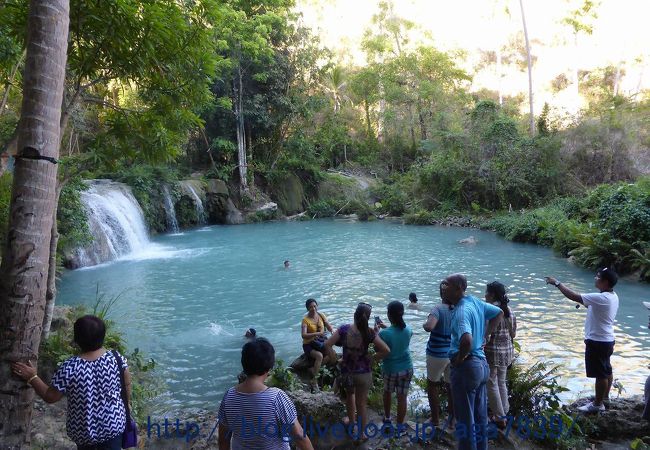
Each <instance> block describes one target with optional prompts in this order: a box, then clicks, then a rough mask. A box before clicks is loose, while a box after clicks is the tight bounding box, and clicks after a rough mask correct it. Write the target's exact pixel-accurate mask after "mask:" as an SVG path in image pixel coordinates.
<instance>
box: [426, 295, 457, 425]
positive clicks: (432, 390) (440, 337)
mask: <svg viewBox="0 0 650 450" xmlns="http://www.w3.org/2000/svg"><path fill="white" fill-rule="evenodd" d="M440 297H441V298H442V284H441V285H440ZM423 328H424V331H427V332H429V333H431V334H430V335H429V342H427V396H428V397H429V408H430V409H431V424H432V425H433V426H434V427H436V428H437V427H438V426H439V425H440V388H441V387H443V386H444V387H445V388H446V389H447V399H448V400H447V401H448V408H447V410H448V411H447V412H448V414H449V419H448V424H449V425H451V424H452V422H453V420H454V406H453V405H454V404H453V399H452V396H451V389H450V386H449V381H450V372H449V368H450V367H449V347H450V345H451V309H450V308H449V305H448V304H447V303H445V300H444V299H443V300H442V303H440V304H438V305H436V306H434V307H433V309H432V310H431V313H429V317H428V318H427V321H426V323H425V324H424V326H423Z"/></svg>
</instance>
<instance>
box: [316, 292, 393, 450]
mask: <svg viewBox="0 0 650 450" xmlns="http://www.w3.org/2000/svg"><path fill="white" fill-rule="evenodd" d="M371 312H372V306H370V305H369V304H368V303H363V302H362V303H359V306H357V309H356V311H355V312H354V323H352V324H347V325H343V326H342V327H340V328H339V329H338V330H336V332H335V333H334V334H333V335H332V336H331V337H330V338H329V339H328V340H327V342H326V343H325V346H326V347H327V350H328V352H329V351H332V346H333V345H336V344H337V343H338V344H340V345H342V346H343V359H342V361H341V385H342V387H343V388H344V389H345V393H346V407H347V413H348V421H349V423H350V425H352V424H353V423H354V421H355V412H356V414H358V416H359V420H358V421H357V423H359V424H360V429H359V430H357V436H359V437H361V436H362V433H363V431H364V430H365V429H366V423H367V422H368V413H367V410H366V404H367V403H368V391H369V390H370V388H371V387H372V361H371V358H370V357H369V356H368V347H369V346H370V344H373V345H374V349H375V352H376V353H375V356H374V359H375V361H380V360H381V359H383V358H385V357H386V356H387V355H388V354H389V353H390V349H389V348H388V346H387V345H386V343H385V342H384V341H382V340H381V338H380V337H379V335H378V334H377V333H376V331H375V330H373V329H371V328H370V327H369V325H368V320H369V319H370V313H371ZM366 439H367V437H366V438H362V440H366Z"/></svg>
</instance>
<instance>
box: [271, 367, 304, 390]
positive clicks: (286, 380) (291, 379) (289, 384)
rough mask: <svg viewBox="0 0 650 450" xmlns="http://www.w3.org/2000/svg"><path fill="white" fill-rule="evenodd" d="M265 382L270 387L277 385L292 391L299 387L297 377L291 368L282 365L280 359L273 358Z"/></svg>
mask: <svg viewBox="0 0 650 450" xmlns="http://www.w3.org/2000/svg"><path fill="white" fill-rule="evenodd" d="M267 384H268V385H269V386H271V387H277V388H280V389H282V390H283V391H293V390H296V389H298V388H299V387H300V384H301V383H300V381H299V380H298V377H296V375H295V374H294V373H293V371H292V370H291V368H289V367H285V366H284V361H282V360H281V359H276V360H275V366H274V367H273V369H271V373H269V377H268V381H267Z"/></svg>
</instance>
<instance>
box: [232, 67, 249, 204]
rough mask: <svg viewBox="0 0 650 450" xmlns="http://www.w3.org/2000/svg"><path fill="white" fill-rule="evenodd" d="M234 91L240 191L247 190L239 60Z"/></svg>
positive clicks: (242, 88) (244, 130) (244, 131)
mask: <svg viewBox="0 0 650 450" xmlns="http://www.w3.org/2000/svg"><path fill="white" fill-rule="evenodd" d="M236 86H237V87H236V92H235V117H236V119H237V156H238V159H239V160H238V163H239V164H238V165H239V188H240V190H241V191H242V192H245V191H247V190H248V180H247V176H248V174H247V169H248V165H247V162H246V129H245V128H244V105H243V97H244V96H243V93H242V91H243V90H244V87H243V83H242V73H241V62H239V63H238V64H237V81H236Z"/></svg>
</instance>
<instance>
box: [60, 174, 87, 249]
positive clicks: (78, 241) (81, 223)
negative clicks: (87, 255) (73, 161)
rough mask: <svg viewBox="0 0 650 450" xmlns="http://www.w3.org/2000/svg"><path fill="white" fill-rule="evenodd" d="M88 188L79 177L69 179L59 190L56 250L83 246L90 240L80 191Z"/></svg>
mask: <svg viewBox="0 0 650 450" xmlns="http://www.w3.org/2000/svg"><path fill="white" fill-rule="evenodd" d="M86 189H88V187H87V185H86V184H85V183H84V182H83V181H82V180H81V178H74V179H72V180H70V181H69V182H68V183H67V184H66V185H65V186H64V187H63V189H62V190H61V196H60V197H59V205H58V209H57V213H56V217H57V220H58V224H57V227H58V228H57V229H58V232H59V243H58V248H57V252H58V253H59V254H62V253H63V252H66V251H68V250H71V249H74V248H77V247H83V246H85V245H88V244H90V243H91V242H92V239H93V236H92V234H91V232H90V227H89V226H88V216H87V214H86V209H85V208H84V205H83V203H82V201H81V193H82V192H83V191H84V190H86Z"/></svg>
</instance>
